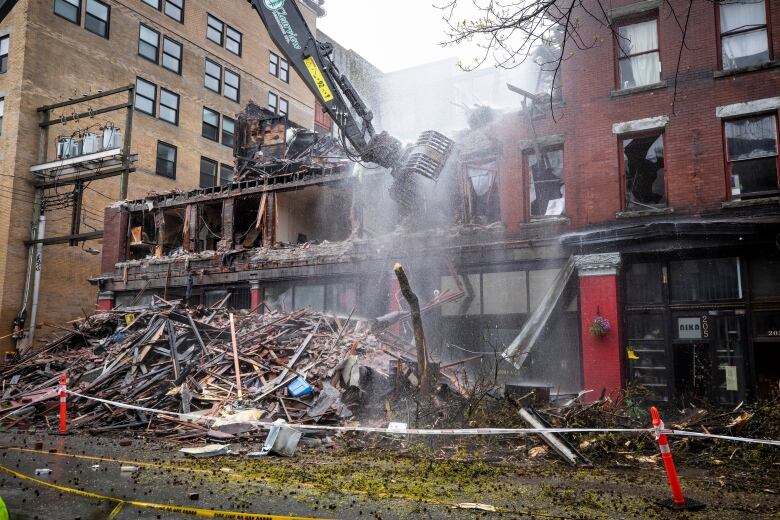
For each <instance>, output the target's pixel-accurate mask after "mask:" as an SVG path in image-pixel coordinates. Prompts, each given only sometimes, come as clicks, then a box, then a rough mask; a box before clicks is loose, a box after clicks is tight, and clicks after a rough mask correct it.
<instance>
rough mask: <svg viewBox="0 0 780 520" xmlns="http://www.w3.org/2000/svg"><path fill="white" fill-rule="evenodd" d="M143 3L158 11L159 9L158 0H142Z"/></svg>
mask: <svg viewBox="0 0 780 520" xmlns="http://www.w3.org/2000/svg"><path fill="white" fill-rule="evenodd" d="M144 3H145V4H148V5H151V6H152V7H154V8H155V9H157V10H158V11H159V10H160V0H144Z"/></svg>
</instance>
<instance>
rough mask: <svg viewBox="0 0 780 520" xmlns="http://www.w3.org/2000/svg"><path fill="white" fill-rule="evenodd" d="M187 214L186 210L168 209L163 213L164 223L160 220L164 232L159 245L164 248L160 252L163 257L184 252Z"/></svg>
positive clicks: (159, 223)
mask: <svg viewBox="0 0 780 520" xmlns="http://www.w3.org/2000/svg"><path fill="white" fill-rule="evenodd" d="M185 212H186V209H185V208H172V209H166V210H164V211H163V212H162V215H163V218H162V221H159V219H158V225H159V226H160V229H161V231H162V234H161V236H160V237H159V239H160V240H159V242H158V244H159V245H161V246H162V250H161V251H159V252H160V253H161V254H162V255H169V254H171V253H172V252H174V251H177V250H183V246H184V220H185Z"/></svg>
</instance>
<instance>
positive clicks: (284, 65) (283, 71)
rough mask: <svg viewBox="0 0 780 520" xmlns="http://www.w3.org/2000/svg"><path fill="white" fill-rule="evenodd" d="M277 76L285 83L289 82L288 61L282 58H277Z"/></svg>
mask: <svg viewBox="0 0 780 520" xmlns="http://www.w3.org/2000/svg"><path fill="white" fill-rule="evenodd" d="M282 76H284V77H282ZM278 78H279V79H280V80H282V81H284V82H285V83H287V84H289V83H290V62H289V61H287V60H286V59H284V58H280V60H279V76H278Z"/></svg>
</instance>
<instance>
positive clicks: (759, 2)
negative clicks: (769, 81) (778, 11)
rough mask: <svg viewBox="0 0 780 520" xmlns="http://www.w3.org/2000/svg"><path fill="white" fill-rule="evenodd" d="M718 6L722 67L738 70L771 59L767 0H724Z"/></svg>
mask: <svg viewBox="0 0 780 520" xmlns="http://www.w3.org/2000/svg"><path fill="white" fill-rule="evenodd" d="M719 9H720V11H719V18H720V47H721V62H722V66H723V69H724V70H730V69H739V68H742V67H750V66H752V65H758V64H760V63H764V62H766V61H769V32H768V27H767V20H766V5H765V3H764V0H722V2H720V6H719Z"/></svg>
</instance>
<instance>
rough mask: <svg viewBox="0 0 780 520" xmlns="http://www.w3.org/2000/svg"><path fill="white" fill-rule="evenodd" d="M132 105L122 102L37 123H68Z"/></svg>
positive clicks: (46, 124)
mask: <svg viewBox="0 0 780 520" xmlns="http://www.w3.org/2000/svg"><path fill="white" fill-rule="evenodd" d="M132 106H133V104H132V103H122V104H121V105H113V106H110V107H105V108H99V109H97V110H89V111H87V112H82V113H80V114H71V115H69V116H67V117H61V118H57V119H52V120H51V121H45V122H43V123H39V125H40V126H41V127H46V126H52V125H59V124H62V123H68V122H70V121H75V120H77V119H83V118H85V117H92V116H97V115H100V114H105V113H106V112H114V111H116V110H122V109H123V108H129V107H132Z"/></svg>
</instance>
